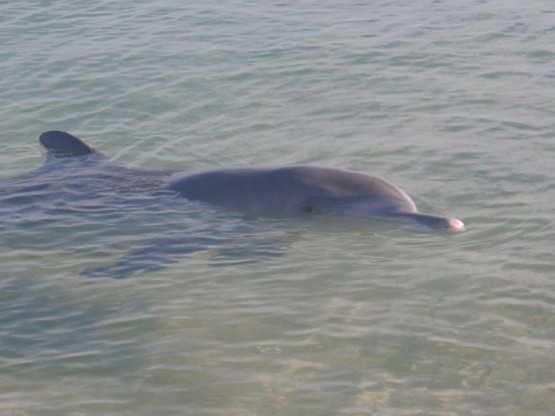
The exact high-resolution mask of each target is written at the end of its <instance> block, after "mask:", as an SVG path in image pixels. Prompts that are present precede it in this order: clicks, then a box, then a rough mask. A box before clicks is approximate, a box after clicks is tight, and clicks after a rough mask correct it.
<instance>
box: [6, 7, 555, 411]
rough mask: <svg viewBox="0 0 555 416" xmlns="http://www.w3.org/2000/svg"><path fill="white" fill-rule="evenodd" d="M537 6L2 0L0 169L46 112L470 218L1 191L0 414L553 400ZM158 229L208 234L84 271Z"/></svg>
mask: <svg viewBox="0 0 555 416" xmlns="http://www.w3.org/2000/svg"><path fill="white" fill-rule="evenodd" d="M552 9H553V7H552V4H551V2H548V1H541V0H538V1H534V2H527V3H524V2H516V1H503V2H501V1H490V2H484V1H472V2H459V1H455V0H447V1H437V2H402V1H397V2H392V1H380V2H374V3H372V4H364V3H363V2H347V3H345V2H333V1H325V2H317V3H316V2H308V1H302V2H287V1H282V2H278V3H273V4H266V3H264V2H263V3H260V2H250V1H232V2H219V1H209V2H197V3H195V4H186V3H182V2H176V1H174V0H166V1H159V2H156V3H151V2H134V3H129V4H120V3H119V2H106V1H100V2H94V3H91V2H82V1H69V0H62V1H56V2H54V1H43V2H7V3H4V4H2V5H0V23H1V24H0V44H2V48H1V49H0V74H1V77H0V103H1V104H2V111H1V114H0V118H1V121H2V131H3V132H2V134H1V139H0V140H1V143H2V152H1V154H0V166H1V167H2V169H1V170H0V179H7V178H10V177H14V176H17V175H21V174H24V173H26V172H29V171H31V170H33V169H35V168H37V167H39V166H40V165H41V164H42V161H43V159H44V151H43V149H41V147H40V145H39V144H38V142H37V137H38V135H39V134H40V133H41V132H42V131H46V130H50V129H60V130H67V131H70V132H72V133H73V134H76V135H78V136H80V137H82V138H83V139H85V140H86V141H87V142H88V143H89V144H90V145H92V146H94V147H95V148H97V149H98V150H100V151H102V152H104V153H105V154H107V155H109V156H110V157H113V158H114V159H116V160H118V161H119V162H123V163H128V164H131V165H135V166H143V167H150V168H159V169H203V168H211V167H221V166H231V165H237V166H245V165H283V164H294V163H295V164H297V163H315V164H320V165H327V166H334V167H341V168H347V169H354V170H360V171H365V172H368V173H371V174H375V175H378V176H382V177H384V178H387V179H388V180H390V181H392V182H394V183H396V184H398V185H399V186H401V187H402V188H403V189H404V190H406V191H407V192H408V193H409V194H410V195H411V196H412V197H413V199H414V200H415V202H416V204H417V205H418V206H419V208H420V210H421V211H423V212H432V213H436V214H446V215H450V216H454V217H458V218H461V219H462V220H463V221H464V222H465V223H466V224H467V231H466V232H465V233H461V234H457V235H446V234H440V233H421V232H414V231H411V230H406V229H395V228H393V229H392V228H389V227H377V226H375V225H369V226H368V227H366V226H361V225H360V224H359V223H354V224H353V223H351V222H349V221H338V223H337V224H329V223H328V222H327V221H307V222H305V221H302V220H299V219H291V218H245V217H243V216H241V215H239V214H235V213H229V212H223V211H221V210H218V209H215V208H211V207H207V206H203V205H200V204H187V205H186V206H183V205H180V204H179V203H176V201H172V202H168V204H167V205H166V204H163V206H159V205H156V204H154V205H152V204H145V203H143V202H144V201H142V200H141V199H140V198H138V199H133V198H127V194H125V192H123V193H122V194H121V195H120V197H121V200H123V201H127V204H122V203H121V201H119V202H118V203H117V204H115V203H114V204H113V205H111V203H106V200H102V199H99V200H95V199H92V200H91V201H90V204H89V205H85V206H83V205H79V204H77V205H75V203H74V201H72V200H69V201H66V205H63V206H61V207H60V206H57V205H55V204H50V205H49V204H48V203H47V202H44V203H43V205H38V206H35V205H34V204H32V203H24V201H20V202H21V203H14V204H13V205H9V204H7V203H5V200H3V201H4V203H3V205H2V206H1V207H0V212H1V214H2V219H1V220H0V231H1V235H2V237H1V238H0V261H1V266H2V267H1V271H0V277H1V279H0V310H1V311H2V314H1V315H0V414H2V415H4V414H5V415H39V414H40V415H59V414H69V415H81V414H86V415H94V414H98V415H106V414H118V415H152V414H160V415H164V414H168V415H169V414H172V415H173V414H187V415H189V414H190V415H221V414H226V415H297V414H298V415H366V414H371V415H463V414H464V415H499V414H505V415H552V414H554V413H555V384H554V382H553V374H554V370H555V358H553V357H554V356H555V355H554V352H555V344H554V342H555V330H554V328H555V266H554V261H553V252H554V249H555V232H554V231H553V223H554V219H555V214H554V210H553V201H554V200H555V186H554V185H553V184H554V183H555V182H554V179H555V173H554V170H553V162H552V161H553V159H554V156H555V122H554V120H555V117H554V116H555V109H554V107H553V102H554V98H555V93H554V89H553V82H554V73H553V68H554V67H555V66H554V64H555V51H554V49H553V45H554V44H555V24H554V23H553V22H554V20H553V18H554V13H553V11H552ZM122 186H123V188H125V185H122ZM53 200H56V199H55V197H53ZM50 201H52V200H50ZM45 204H46V205H45ZM58 208H59V209H58ZM147 208H148V209H147ZM64 210H65V211H64ZM183 235H184V236H186V238H187V239H189V241H190V240H191V239H193V241H197V242H198V241H200V243H199V244H206V243H205V240H202V238H203V237H210V238H212V239H216V240H217V241H216V244H211V243H210V244H206V245H205V246H204V249H203V250H199V251H195V252H194V253H192V254H190V255H189V256H184V257H183V258H179V259H176V260H177V261H176V262H174V263H172V264H169V265H168V267H166V268H164V269H161V270H157V271H154V272H147V273H143V274H136V275H134V276H132V277H130V278H128V279H124V280H120V279H112V278H95V279H93V278H87V277H85V276H83V275H82V272H83V270H85V269H87V268H90V267H102V266H107V265H110V264H114V263H115V262H116V261H118V259H120V258H121V257H122V256H124V255H126V254H127V253H129V252H130V251H133V250H136V249H138V248H140V247H143V246H144V245H148V244H149V242H152V241H156V239H157V238H174V237H176V238H177V237H180V236H183ZM195 239H197V240H195Z"/></svg>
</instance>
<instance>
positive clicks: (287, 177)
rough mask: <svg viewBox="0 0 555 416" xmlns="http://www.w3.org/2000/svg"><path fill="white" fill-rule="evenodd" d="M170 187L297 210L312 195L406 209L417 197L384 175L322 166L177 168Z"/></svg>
mask: <svg viewBox="0 0 555 416" xmlns="http://www.w3.org/2000/svg"><path fill="white" fill-rule="evenodd" d="M169 187H170V188H171V189H172V190H174V191H177V192H179V193H180V194H181V195H182V196H183V197H185V198H187V199H190V200H197V201H204V202H208V203H211V204H215V205H219V206H223V207H227V208H232V209H236V210H239V211H254V212H269V213H272V212H273V213H280V212H281V213H285V212H289V213H295V212H298V211H299V209H300V207H301V206H302V201H303V200H308V199H310V198H333V199H335V198H358V197H367V198H375V199H376V200H378V199H380V200H386V201H390V202H391V203H392V204H394V205H395V206H398V207H399V209H402V210H403V211H405V212H414V211H415V206H414V202H413V201H412V199H410V197H409V196H408V195H407V194H406V193H405V192H404V191H402V190H401V189H400V188H398V187H397V186H395V185H393V184H391V183H389V182H387V181H384V180H383V179H380V178H377V177H374V176H370V175H366V174H363V173H358V172H351V171H346V170H341V169H334V168H323V167H318V166H290V167H282V168H258V169H256V168H246V169H245V168H236V169H219V170H211V171H205V172H198V173H185V174H176V175H174V176H173V177H172V178H171V180H170V183H169ZM390 205H391V204H390ZM390 205H388V206H390Z"/></svg>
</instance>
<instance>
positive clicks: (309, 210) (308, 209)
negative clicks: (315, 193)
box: [301, 205, 318, 214]
mask: <svg viewBox="0 0 555 416" xmlns="http://www.w3.org/2000/svg"><path fill="white" fill-rule="evenodd" d="M301 211H302V212H306V213H309V214H311V213H314V212H317V211H318V210H317V209H316V207H315V206H313V205H303V206H302V207H301Z"/></svg>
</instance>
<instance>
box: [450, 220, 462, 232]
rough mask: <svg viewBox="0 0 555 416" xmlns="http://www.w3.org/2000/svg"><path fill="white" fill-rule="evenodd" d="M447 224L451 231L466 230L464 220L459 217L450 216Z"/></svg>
mask: <svg viewBox="0 0 555 416" xmlns="http://www.w3.org/2000/svg"><path fill="white" fill-rule="evenodd" d="M447 226H448V228H449V229H450V230H451V231H454V232H457V233H458V232H461V231H464V222H462V221H461V220H459V219H457V218H448V219H447Z"/></svg>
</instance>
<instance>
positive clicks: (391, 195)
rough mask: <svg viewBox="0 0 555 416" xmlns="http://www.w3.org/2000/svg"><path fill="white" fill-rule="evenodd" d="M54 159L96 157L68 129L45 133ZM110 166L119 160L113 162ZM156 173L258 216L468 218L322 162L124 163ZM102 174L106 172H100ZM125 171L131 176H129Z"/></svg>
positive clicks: (457, 225)
mask: <svg viewBox="0 0 555 416" xmlns="http://www.w3.org/2000/svg"><path fill="white" fill-rule="evenodd" d="M40 142H41V143H42V145H43V146H44V147H45V148H46V150H47V152H48V158H49V159H56V158H66V157H79V156H95V157H96V158H97V159H99V160H101V161H104V162H106V161H107V160H108V159H107V158H106V156H104V155H102V154H101V153H98V152H97V151H96V150H94V149H93V148H92V147H90V146H89V145H87V144H86V143H84V142H83V141H82V140H81V139H79V138H77V137H75V136H73V135H71V134H69V133H66V132H62V131H47V132H45V133H42V134H41V135H40ZM107 164H108V166H110V165H112V167H117V166H119V165H117V164H115V163H113V162H111V163H107ZM120 170H121V171H125V173H126V174H127V176H128V175H129V173H132V174H139V175H141V176H144V177H145V178H149V177H150V178H154V179H155V180H154V181H153V183H154V184H155V186H158V187H160V190H161V191H164V190H165V191H173V192H175V193H177V194H178V195H179V196H181V197H184V198H186V199H188V200H191V201H201V202H206V203H209V204H212V205H215V206H219V207H222V208H225V209H230V210H234V211H239V212H243V213H248V214H255V215H342V216H351V217H359V218H372V219H385V220H389V221H396V222H400V223H408V224H414V225H420V226H424V227H427V228H430V229H443V230H448V231H452V232H461V231H464V230H465V227H464V223H463V222H462V221H461V220H459V219H457V218H451V217H446V216H437V215H431V214H423V213H419V212H418V211H417V208H416V205H415V203H414V201H413V200H412V199H411V198H410V197H409V196H408V195H407V194H406V193H405V192H404V191H403V190H402V189H401V188H399V187H398V186H396V185H394V184H392V183H390V182H388V181H386V180H384V179H380V178H378V177H376V176H371V175H367V174H365V173H360V172H354V171H349V170H343V169H336V168H329V167H320V166H308V165H299V166H286V167H270V168H269V167H263V168H228V169H213V170H206V171H201V172H176V171H156V170H146V169H133V168H126V167H120ZM99 176H100V175H99ZM124 176H125V175H124Z"/></svg>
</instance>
